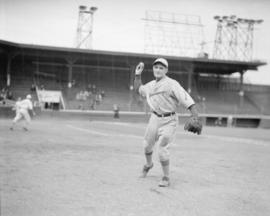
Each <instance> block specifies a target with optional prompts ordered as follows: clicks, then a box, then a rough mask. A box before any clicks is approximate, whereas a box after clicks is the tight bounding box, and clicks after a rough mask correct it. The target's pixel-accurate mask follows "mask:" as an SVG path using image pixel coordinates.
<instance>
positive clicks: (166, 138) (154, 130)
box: [144, 113, 178, 162]
mask: <svg viewBox="0 0 270 216" xmlns="http://www.w3.org/2000/svg"><path fill="white" fill-rule="evenodd" d="M177 125H178V117H177V115H172V116H168V117H158V116H156V115H155V114H154V113H152V114H151V117H150V120H149V122H148V125H147V128H146V132H145V136H144V151H145V153H146V154H147V153H151V152H153V148H154V146H155V144H156V145H157V146H158V155H159V160H160V161H161V162H164V161H168V160H169V156H170V153H169V145H170V143H171V142H172V141H173V139H174V137H175V132H176V127H177Z"/></svg>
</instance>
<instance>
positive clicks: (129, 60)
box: [0, 40, 266, 74]
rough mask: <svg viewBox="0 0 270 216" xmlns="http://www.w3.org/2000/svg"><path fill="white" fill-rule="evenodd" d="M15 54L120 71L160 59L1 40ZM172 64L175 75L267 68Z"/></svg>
mask: <svg viewBox="0 0 270 216" xmlns="http://www.w3.org/2000/svg"><path fill="white" fill-rule="evenodd" d="M3 53H4V54H5V53H13V54H15V55H24V56H25V57H29V58H33V59H36V58H37V57H38V59H39V61H44V62H45V63H46V62H47V63H48V64H49V63H50V62H52V60H53V62H54V64H55V63H56V64H66V63H67V61H68V60H70V59H73V60H74V61H75V62H74V65H75V66H76V65H77V66H81V67H83V66H93V67H94V66H103V67H104V66H105V67H116V68H119V69H121V68H122V69H126V68H130V67H131V66H133V65H136V63H137V62H138V61H143V62H145V63H146V65H148V66H147V67H149V69H150V66H151V65H152V62H153V60H154V59H155V58H157V57H159V56H158V55H151V54H145V53H131V52H115V51H104V50H86V49H77V48H66V47H53V46H41V45H33V44H23V43H14V42H9V41H4V40H0V54H3ZM162 57H164V58H166V59H167V60H168V62H169V70H170V72H173V73H181V72H183V71H186V70H187V67H190V66H191V67H192V69H193V71H194V72H195V73H208V74H232V73H235V72H241V71H246V70H257V69H258V67H259V66H262V65H266V62H263V61H259V60H256V61H250V62H246V61H229V60H219V59H208V58H190V57H176V56H164V55H162ZM147 67H146V69H147Z"/></svg>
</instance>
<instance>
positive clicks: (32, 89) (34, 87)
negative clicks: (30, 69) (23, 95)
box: [30, 83, 36, 92]
mask: <svg viewBox="0 0 270 216" xmlns="http://www.w3.org/2000/svg"><path fill="white" fill-rule="evenodd" d="M30 91H31V92H34V91H36V85H35V84H34V83H33V84H32V85H31V88H30Z"/></svg>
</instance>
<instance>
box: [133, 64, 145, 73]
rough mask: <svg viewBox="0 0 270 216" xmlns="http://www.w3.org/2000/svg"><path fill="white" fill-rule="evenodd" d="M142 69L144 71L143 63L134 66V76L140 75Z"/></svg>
mask: <svg viewBox="0 0 270 216" xmlns="http://www.w3.org/2000/svg"><path fill="white" fill-rule="evenodd" d="M143 69H144V63H143V62H140V63H139V64H138V65H137V66H136V69H135V74H136V75H141V74H142V72H143Z"/></svg>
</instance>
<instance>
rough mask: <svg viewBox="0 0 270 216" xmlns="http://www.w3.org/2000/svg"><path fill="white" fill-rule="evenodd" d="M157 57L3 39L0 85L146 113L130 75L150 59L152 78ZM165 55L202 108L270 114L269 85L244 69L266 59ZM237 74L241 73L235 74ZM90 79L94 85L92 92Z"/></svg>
mask: <svg viewBox="0 0 270 216" xmlns="http://www.w3.org/2000/svg"><path fill="white" fill-rule="evenodd" d="M156 57H157V56H155V55H149V54H139V53H123V52H110V51H100V50H81V49H74V48H61V47H49V46H38V45H29V44H18V43H12V42H8V41H3V40H1V41H0V75H1V83H0V85H1V89H2V88H3V87H6V86H7V85H8V87H9V89H11V91H12V92H13V94H14V99H16V98H17V97H19V96H20V97H22V96H25V95H26V94H27V93H32V95H33V96H34V99H35V100H38V97H37V95H36V93H35V92H31V91H30V87H31V85H32V84H34V85H35V86H37V87H38V88H41V87H42V88H44V89H45V90H58V91H61V92H62V94H63V97H64V102H65V104H66V106H65V107H66V109H72V110H73V109H83V110H91V109H95V110H112V109H113V104H118V106H119V107H120V110H122V111H138V112H147V111H148V108H147V106H146V104H145V101H144V100H143V99H142V98H138V97H136V96H135V94H134V92H133V90H132V80H133V78H134V77H133V76H134V68H135V66H136V64H137V63H138V62H139V61H143V62H145V64H146V68H145V73H144V74H143V81H144V82H147V81H149V80H151V79H152V71H151V65H152V62H153V60H154V59H155V58H156ZM164 57H165V58H167V59H168V61H169V72H170V74H169V76H171V77H172V78H174V79H176V80H178V81H179V82H180V83H181V84H182V86H183V87H184V88H185V89H187V90H188V91H189V92H191V95H192V96H193V98H194V99H195V101H196V102H197V103H198V105H199V106H198V107H199V109H200V112H201V113H206V114H207V113H215V114H252V115H253V114H269V111H268V110H269V107H270V98H269V92H270V89H269V88H268V87H264V86H254V85H250V84H244V83H243V82H242V81H243V75H244V73H245V71H247V70H254V71H256V70H257V69H258V67H259V66H262V65H265V64H266V63H265V62H261V61H252V62H243V61H227V60H217V59H208V58H187V57H175V56H164ZM236 73H237V74H239V75H240V76H239V77H237V78H235V77H234V78H232V77H231V75H232V74H236ZM89 84H90V85H91V86H93V85H95V86H96V88H95V90H94V92H92V90H91V89H89ZM80 91H91V94H90V96H89V95H88V96H87V97H86V100H81V99H79V100H78V98H76V95H77V94H78V93H79V92H80ZM101 91H104V92H105V96H104V97H102V100H101V101H99V102H98V103H97V102H96V94H100V93H101ZM243 92H244V94H243ZM93 103H95V104H94V105H93ZM181 111H182V110H181Z"/></svg>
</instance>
